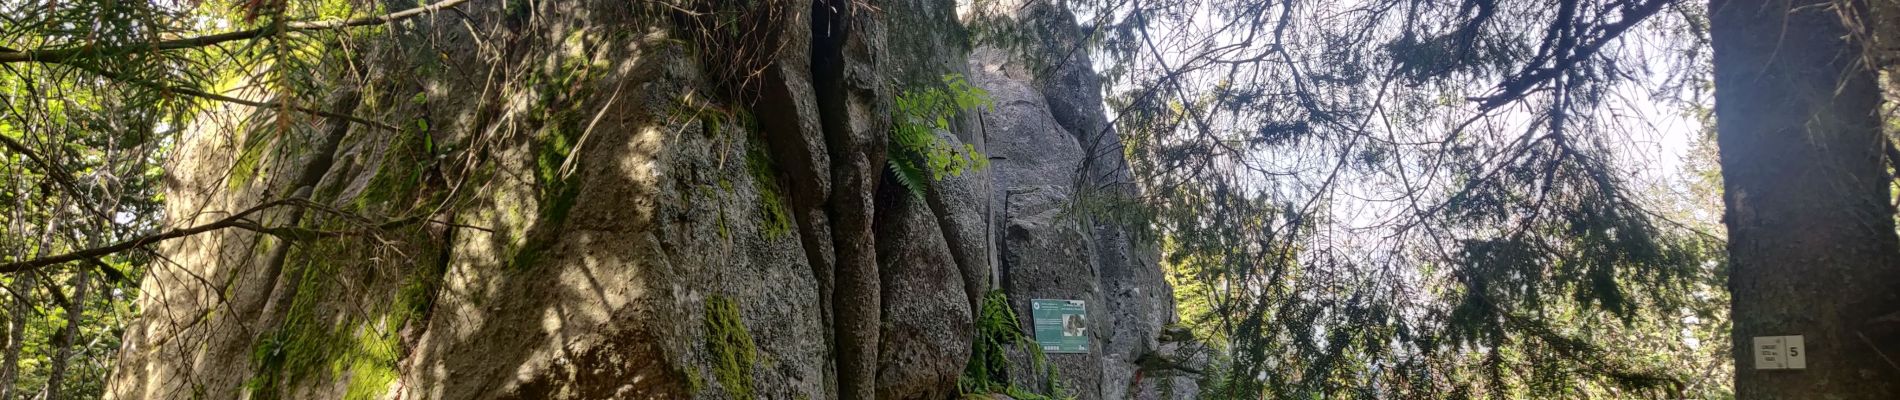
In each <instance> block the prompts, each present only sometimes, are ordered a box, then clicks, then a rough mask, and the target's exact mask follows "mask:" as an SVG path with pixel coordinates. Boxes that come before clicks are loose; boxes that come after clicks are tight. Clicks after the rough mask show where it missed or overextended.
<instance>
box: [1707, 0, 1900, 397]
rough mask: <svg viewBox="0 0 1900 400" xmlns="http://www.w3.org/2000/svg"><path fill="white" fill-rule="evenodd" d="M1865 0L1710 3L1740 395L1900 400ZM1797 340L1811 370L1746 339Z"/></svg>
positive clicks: (1888, 230)
mask: <svg viewBox="0 0 1900 400" xmlns="http://www.w3.org/2000/svg"><path fill="white" fill-rule="evenodd" d="M1831 4H1834V5H1842V6H1845V10H1844V11H1845V12H1859V11H1864V10H1865V9H1866V5H1867V4H1866V2H1865V0H1842V1H1830V0H1711V1H1710V4H1709V9H1710V18H1709V19H1710V30H1711V32H1710V33H1711V36H1712V39H1713V43H1714V50H1715V59H1714V61H1715V87H1716V88H1717V89H1716V93H1715V95H1716V104H1715V105H1716V109H1715V111H1716V126H1717V129H1718V134H1717V143H1718V145H1719V146H1720V154H1721V163H1722V176H1723V182H1724V187H1725V189H1726V190H1725V192H1724V199H1723V201H1724V203H1725V204H1726V205H1727V215H1726V216H1725V217H1724V220H1725V222H1726V224H1727V225H1728V233H1729V265H1730V277H1729V279H1730V281H1729V283H1730V291H1731V294H1732V304H1731V306H1732V307H1731V309H1730V318H1731V319H1732V322H1733V323H1734V326H1733V330H1732V331H1731V338H1732V339H1733V347H1732V349H1731V350H1732V352H1733V356H1734V357H1735V394H1736V398H1737V399H1894V398H1900V367H1897V366H1896V365H1895V364H1893V363H1892V361H1891V360H1890V358H1891V357H1893V356H1900V354H1895V352H1894V351H1895V347H1896V346H1895V343H1900V340H1896V336H1895V335H1894V332H1891V331H1888V330H1885V329H1880V328H1879V327H1878V326H1876V325H1877V324H1875V321H1874V320H1875V319H1876V318H1878V317H1879V316H1881V315H1886V314H1889V313H1892V312H1894V311H1896V310H1900V296H1896V293H1900V292H1896V290H1897V289H1900V265H1896V264H1895V261H1896V256H1900V241H1897V240H1896V237H1895V233H1894V223H1893V210H1892V208H1891V207H1890V206H1889V205H1888V203H1887V201H1888V199H1889V197H1888V196H1889V194H1888V185H1889V183H1890V181H1889V180H1888V176H1887V175H1886V170H1885V167H1884V164H1883V161H1884V160H1883V159H1882V152H1881V150H1882V149H1883V145H1884V143H1885V139H1884V138H1883V137H1882V135H1881V133H1880V124H1879V122H1880V121H1879V118H1878V117H1877V115H1876V110H1877V108H1878V106H1879V102H1880V98H1879V95H1878V92H1877V86H1876V85H1875V81H1874V74H1873V70H1872V69H1871V67H1870V66H1869V65H1867V64H1865V63H1864V62H1863V58H1862V51H1863V48H1864V45H1865V44H1864V43H1859V42H1857V41H1856V40H1855V39H1853V38H1856V37H1861V36H1860V35H1859V33H1858V32H1855V31H1854V29H1856V28H1854V27H1851V26H1849V25H1848V24H1844V23H1842V18H1841V14H1842V13H1841V12H1837V11H1843V10H1840V9H1836V8H1831V7H1830V5H1831ZM1779 335H1802V336H1804V342H1805V343H1804V344H1805V347H1806V349H1805V350H1806V353H1807V356H1806V357H1807V358H1806V368H1805V369H1799V370H1772V369H1771V370H1763V369H1757V368H1758V366H1757V365H1755V361H1754V360H1755V356H1754V350H1755V349H1753V346H1752V344H1753V339H1754V338H1755V337H1758V336H1779Z"/></svg>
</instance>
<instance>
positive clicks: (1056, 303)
mask: <svg viewBox="0 0 1900 400" xmlns="http://www.w3.org/2000/svg"><path fill="white" fill-rule="evenodd" d="M1029 309H1030V312H1031V313H1032V314H1033V316H1034V317H1036V343H1040V344H1042V352H1044V353H1087V352H1089V321H1088V305H1086V304H1083V302H1082V301H1081V300H1047V299H1031V300H1029Z"/></svg>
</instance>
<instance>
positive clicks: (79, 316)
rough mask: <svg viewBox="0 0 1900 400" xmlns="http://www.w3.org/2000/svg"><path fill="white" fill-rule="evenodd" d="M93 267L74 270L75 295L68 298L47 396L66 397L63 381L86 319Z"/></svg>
mask: <svg viewBox="0 0 1900 400" xmlns="http://www.w3.org/2000/svg"><path fill="white" fill-rule="evenodd" d="M91 269H92V268H90V267H87V266H80V267H78V268H75V269H74V270H73V297H71V298H69V299H67V300H66V328H65V329H64V330H62V331H61V332H60V335H59V337H60V339H59V343H58V346H59V350H58V351H57V352H56V354H54V355H53V361H52V365H51V366H50V367H49V368H48V372H47V374H46V398H47V399H50V400H61V399H65V398H66V397H65V394H64V393H63V392H62V390H61V389H64V386H65V385H63V383H65V382H66V366H67V365H70V364H71V361H72V358H73V348H74V347H76V345H77V344H78V343H80V340H79V324H80V323H81V322H82V321H85V319H86V286H89V285H88V284H89V283H90V282H87V281H88V280H89V279H87V278H88V275H90V274H88V273H87V271H88V270H91Z"/></svg>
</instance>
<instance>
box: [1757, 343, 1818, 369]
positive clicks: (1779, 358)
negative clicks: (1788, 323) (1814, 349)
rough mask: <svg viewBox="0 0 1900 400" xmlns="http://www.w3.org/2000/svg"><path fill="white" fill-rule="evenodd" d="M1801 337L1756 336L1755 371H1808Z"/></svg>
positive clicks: (1806, 357)
mask: <svg viewBox="0 0 1900 400" xmlns="http://www.w3.org/2000/svg"><path fill="white" fill-rule="evenodd" d="M1801 342H1802V340H1801V336H1800V335H1795V336H1756V337H1755V369H1807V368H1808V355H1807V352H1806V351H1803V349H1802V344H1803V343H1801Z"/></svg>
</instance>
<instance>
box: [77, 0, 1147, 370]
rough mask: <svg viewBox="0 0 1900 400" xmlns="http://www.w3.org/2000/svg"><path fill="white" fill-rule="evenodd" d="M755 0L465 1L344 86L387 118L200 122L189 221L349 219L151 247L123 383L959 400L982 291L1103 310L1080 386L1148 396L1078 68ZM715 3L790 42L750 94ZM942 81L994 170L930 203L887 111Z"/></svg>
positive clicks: (1135, 263)
mask: <svg viewBox="0 0 1900 400" xmlns="http://www.w3.org/2000/svg"><path fill="white" fill-rule="evenodd" d="M746 4H749V5H731V4H726V2H706V3H704V4H699V5H696V6H703V7H711V9H705V10H701V11H706V12H708V13H710V14H708V13H701V14H693V13H681V12H679V10H676V9H667V8H661V7H655V8H654V9H641V8H639V7H634V8H633V9H629V8H628V6H627V4H626V3H625V2H611V1H599V0H549V1H541V2H501V3H496V4H488V3H481V2H475V3H472V4H469V5H468V6H467V7H466V9H464V10H462V12H460V13H458V16H457V18H452V19H433V20H432V19H418V20H415V21H414V22H413V23H405V24H402V25H399V26H392V27H391V29H390V32H388V33H386V35H389V37H388V39H389V42H390V43H392V45H389V46H385V47H382V48H376V49H370V50H367V51H364V52H363V53H362V54H363V55H362V57H365V59H363V60H360V61H362V62H361V64H362V65H368V66H373V67H372V68H369V69H368V71H367V72H364V74H365V76H361V77H356V79H359V80H360V81H368V82H370V84H369V85H368V86H366V87H373V88H376V90H365V91H363V92H362V94H361V96H362V98H361V99H360V100H359V101H347V100H350V99H349V98H348V96H347V95H345V96H338V97H339V98H338V99H325V100H335V101H331V102H327V103H325V104H332V105H333V107H334V108H335V109H334V110H333V111H335V112H338V113H350V114H356V115H364V116H368V117H372V118H374V119H375V120H378V121H392V122H391V124H390V125H395V126H400V127H402V128H400V129H401V130H399V131H392V130H389V129H385V128H380V127H375V126H366V125H361V124H351V123H348V122H347V121H340V120H336V121H331V120H324V119H322V118H311V121H312V122H315V123H310V124H294V125H291V126H290V127H289V129H291V131H289V132H282V131H265V130H251V129H262V128H259V127H260V126H264V125H271V126H278V125H272V124H264V125H258V124H218V123H216V122H217V121H223V120H227V119H225V118H205V119H204V122H203V123H201V124H199V125H198V126H194V127H192V129H193V132H194V134H191V135H188V136H187V137H186V140H184V141H183V142H181V143H180V144H179V155H180V156H179V157H177V158H176V159H175V160H174V161H173V163H172V164H171V165H170V166H169V168H170V171H171V174H172V176H173V179H172V180H171V181H169V182H168V184H167V188H166V190H167V196H168V197H167V198H168V199H169V201H168V202H167V215H168V216H169V217H170V218H171V221H170V222H171V223H173V224H176V225H181V226H183V225H192V224H198V223H204V222H208V221H211V220H215V219H218V218H223V216H225V215H229V213H231V212H236V211H240V210H244V209H247V208H251V207H254V206H258V205H272V204H277V205H275V206H270V207H269V208H267V209H265V210H263V211H262V212H260V213H258V214H256V215H257V217H256V218H255V219H256V220H257V222H258V223H259V224H262V225H265V226H289V227H297V228H300V229H308V230H311V231H317V232H329V233H334V234H333V235H322V236H316V237H305V236H296V235H264V234H258V233H255V232H252V231H246V230H227V231H218V232H216V233H213V234H205V235H198V236H193V237H190V238H187V239H183V240H179V241H176V242H169V243H166V244H165V245H163V246H162V247H161V248H160V251H159V252H160V253H161V254H163V255H165V257H166V259H168V260H170V261H171V262H173V263H175V264H172V266H171V267H168V268H155V269H154V270H153V271H152V272H151V273H150V274H148V276H146V277H145V280H144V283H143V286H142V292H143V294H144V296H142V297H141V298H140V300H139V302H140V307H141V309H142V310H145V311H146V313H145V314H144V315H142V316H141V319H140V320H139V322H138V323H137V325H136V326H134V327H132V328H131V329H129V330H128V332H127V334H126V337H125V347H124V351H123V353H122V354H123V357H124V359H123V360H122V362H121V363H120V365H119V367H118V368H119V369H118V370H117V371H116V372H115V374H114V378H113V381H112V382H111V383H110V389H109V390H108V394H109V396H110V397H114V398H127V399H131V398H141V399H142V398H193V397H198V398H346V397H347V398H405V399H412V398H421V399H481V398H537V399H538V398H562V399H600V398H653V399H675V398H695V399H834V398H849V399H865V398H888V399H942V398H947V397H952V396H956V395H957V391H958V389H959V388H958V377H959V375H960V374H961V373H962V372H963V369H964V366H965V365H966V362H967V361H968V359H969V358H970V354H971V346H972V343H971V338H972V336H973V335H975V332H973V331H972V329H973V327H972V320H973V319H974V318H977V317H978V316H977V315H975V314H976V312H975V311H976V310H978V309H979V307H978V306H979V301H980V300H981V299H982V298H983V296H984V294H985V293H987V292H989V291H991V290H1001V291H1002V292H1003V293H1005V294H1007V295H1008V296H1009V297H1010V298H1011V305H1012V306H1013V308H1015V309H1016V312H1017V314H1018V315H1020V316H1022V317H1023V319H1024V320H1023V321H1021V322H1022V325H1023V327H1024V332H1025V333H1030V334H1033V332H1029V329H1028V327H1029V323H1030V322H1031V321H1028V319H1029V317H1030V316H1031V315H1032V314H1031V313H1030V312H1029V309H1028V302H1029V300H1030V299H1036V298H1052V299H1074V300H1084V301H1086V302H1088V304H1089V314H1088V320H1089V321H1090V323H1091V326H1090V329H1089V332H1090V335H1091V339H1090V341H1091V346H1090V351H1089V352H1088V353H1085V354H1052V355H1049V358H1048V360H1049V361H1050V363H1051V364H1052V365H1055V366H1057V367H1058V368H1059V369H1060V374H1059V375H1058V376H1060V378H1059V379H1060V380H1061V381H1060V382H1057V385H1058V386H1060V387H1062V388H1063V389H1064V390H1065V391H1067V392H1068V393H1069V394H1072V395H1076V396H1077V397H1078V398H1082V399H1119V398H1126V397H1128V396H1127V395H1126V393H1128V391H1129V390H1130V389H1133V390H1136V391H1139V393H1141V395H1140V396H1137V397H1138V398H1154V396H1156V395H1157V393H1159V392H1158V391H1156V389H1155V387H1156V386H1155V385H1154V384H1153V383H1152V382H1145V381H1138V380H1137V379H1136V378H1135V376H1137V375H1138V374H1139V372H1137V371H1138V370H1139V369H1140V367H1138V366H1137V365H1138V364H1139V363H1138V362H1137V361H1136V360H1137V359H1139V358H1140V357H1142V356H1146V355H1150V354H1151V353H1155V352H1158V351H1161V350H1162V349H1161V348H1160V347H1159V346H1157V345H1156V341H1155V338H1156V337H1157V336H1158V335H1160V333H1161V332H1160V331H1161V327H1162V326H1163V325H1164V324H1166V323H1167V322H1169V320H1170V318H1172V305H1171V301H1170V294H1169V293H1168V288H1167V286H1166V284H1165V283H1164V282H1162V281H1161V280H1160V278H1159V277H1160V271H1159V268H1158V266H1157V265H1156V263H1155V260H1156V258H1155V256H1154V252H1155V249H1154V246H1153V244H1152V242H1151V241H1148V240H1145V239H1142V238H1138V237H1135V236H1132V235H1131V234H1130V232H1132V231H1131V230H1129V229H1126V227H1122V226H1119V225H1116V224H1115V223H1110V222H1102V221H1106V220H1101V219H1096V218H1095V217H1094V216H1091V215H1090V214H1088V213H1086V212H1075V210H1077V209H1076V208H1074V207H1072V206H1071V205H1073V204H1075V203H1076V202H1077V201H1078V200H1081V199H1083V198H1084V196H1098V195H1104V193H1107V195H1126V194H1129V193H1133V192H1132V190H1133V189H1132V187H1130V186H1128V185H1127V182H1126V174H1125V172H1122V173H1117V172H1116V171H1122V170H1125V162H1123V161H1121V159H1120V152H1119V151H1112V152H1101V151H1100V150H1101V149H1104V148H1116V149H1118V148H1119V144H1117V143H1116V142H1115V139H1114V138H1115V136H1114V135H1113V132H1112V131H1111V130H1109V129H1108V123H1107V121H1105V120H1104V119H1103V118H1102V111H1101V98H1100V94H1099V88H1098V86H1099V83H1095V82H1098V81H1099V78H1097V77H1095V76H1094V75H1093V72H1092V71H1089V69H1088V68H1086V66H1087V65H1088V63H1087V62H1086V57H1087V53H1086V52H1079V53H1073V52H1072V53H1064V54H1070V55H1073V56H1074V57H1080V58H1078V59H1077V60H1076V61H1078V62H1079V63H1078V64H1076V65H1080V66H1081V67H1065V68H1062V69H1058V70H1057V71H1058V73H1056V74H1055V75H1051V76H1048V77H1031V76H1030V75H1028V74H1026V73H1024V71H1018V70H1010V69H1009V68H1008V67H1007V66H1009V65H1012V64H1013V63H1012V57H1021V55H1012V54H1007V53H1003V52H999V51H993V50H977V51H975V52H974V53H975V55H974V56H973V55H972V51H971V50H970V48H969V44H968V43H967V42H965V40H966V39H964V38H965V35H964V34H963V33H962V31H961V28H960V27H959V26H958V22H957V21H956V19H955V18H956V17H955V15H954V14H955V9H954V7H955V6H954V3H953V2H950V1H942V0H886V1H871V2H860V1H838V2H830V1H823V0H820V1H816V2H811V1H803V2H798V1H763V2H749V3H746ZM1036 4H1037V5H1036V6H1034V7H1029V8H1024V10H1028V11H1031V12H1035V13H1044V14H1024V15H1023V16H1022V18H1071V19H1069V20H1060V21H1056V22H1049V23H1043V24H1041V25H1036V26H1038V27H1039V28H1038V29H1042V31H1044V32H1050V33H1051V34H1052V35H1053V34H1054V33H1061V32H1067V33H1062V35H1068V36H1059V37H1062V38H1066V39H1064V40H1068V41H1069V42H1064V43H1079V42H1080V41H1079V39H1078V38H1079V37H1078V36H1075V35H1078V33H1076V32H1075V31H1074V29H1075V27H1074V25H1073V23H1072V22H1070V21H1072V17H1064V16H1066V14H1062V13H1060V9H1058V8H1053V6H1050V5H1048V4H1043V3H1036ZM867 5H868V6H870V7H871V8H870V9H857V8H855V7H863V6H867ZM720 7H737V8H720ZM872 10H875V11H872ZM714 11H717V12H732V13H736V14H734V15H738V16H741V17H745V18H757V19H741V20H745V21H755V22H756V25H746V26H748V27H751V28H755V29H758V30H759V32H762V33H758V34H756V36H747V37H763V38H770V39H771V40H774V41H777V42H779V43H782V44H783V46H781V47H780V50H779V51H777V52H774V53H770V54H769V56H770V57H769V58H767V59H763V60H753V61H758V62H759V63H758V65H757V67H758V68H757V69H746V70H748V71H756V73H748V74H741V75H739V76H742V77H744V79H742V80H740V81H736V82H735V81H731V79H732V78H731V77H732V76H733V75H731V74H729V72H731V71H732V70H731V69H726V68H727V67H730V66H729V65H723V64H722V63H723V62H724V61H723V60H725V59H722V58H719V57H721V56H723V55H726V54H740V55H743V54H750V53H743V52H741V53H720V51H722V48H721V47H719V45H718V43H716V42H717V40H714V39H708V38H707V37H704V36H695V32H694V31H693V30H692V28H691V27H692V26H694V25H693V24H690V23H682V21H684V22H691V18H693V17H694V16H695V15H724V14H718V13H713V12H714ZM746 35H753V33H747V34H746ZM742 36H743V35H742ZM1045 37H1051V38H1055V37H1058V36H1045ZM1054 43H1056V42H1054V41H1046V43H1045V44H1044V46H1053V44H1054ZM735 57H736V58H737V59H736V60H733V61H732V62H733V63H739V64H741V66H743V67H748V68H750V66H751V65H750V64H745V63H747V62H748V60H749V59H746V58H744V57H742V56H735ZM714 60H721V61H714ZM950 74H958V75H964V76H968V77H969V79H970V81H971V82H972V83H973V84H975V85H976V86H978V87H981V88H984V89H986V90H987V91H988V92H989V94H990V95H991V96H992V97H993V98H994V100H995V102H996V105H995V107H994V109H991V110H985V111H983V112H980V113H964V114H962V115H960V116H959V117H958V118H956V121H954V123H953V124H952V129H950V130H948V131H946V132H940V134H939V136H940V139H941V140H944V141H946V142H949V143H954V144H957V145H958V146H961V145H962V144H964V143H968V144H971V145H972V146H973V147H975V148H977V149H978V150H980V151H983V152H985V153H986V154H987V155H988V156H990V157H992V158H993V160H991V161H992V162H991V164H990V167H989V168H988V169H986V170H982V171H974V172H972V173H969V174H965V175H962V176H959V177H954V178H948V179H943V180H937V181H933V182H931V183H930V185H928V188H927V189H926V190H925V191H924V192H923V193H922V196H913V195H912V194H911V193H908V192H906V191H904V190H901V189H900V188H898V187H897V186H896V183H894V182H892V179H894V177H893V176H892V174H891V172H890V171H889V169H888V168H887V165H886V161H885V160H886V155H885V154H886V153H887V150H886V149H885V142H886V141H887V140H888V139H887V138H886V136H885V135H887V134H888V133H887V132H888V131H889V130H890V124H891V123H892V121H891V115H892V112H893V111H892V109H891V107H890V105H891V104H892V102H893V101H894V99H895V97H896V96H900V95H903V94H905V93H907V92H909V91H912V90H921V89H922V88H929V87H933V86H932V85H937V84H940V82H941V80H940V79H941V78H942V77H943V76H945V75H950ZM333 84H335V85H339V86H343V85H344V84H342V83H333ZM734 85H737V86H734ZM726 87H741V88H745V90H740V91H737V92H728V91H724V90H719V88H726ZM345 92H346V94H348V93H350V92H348V91H345ZM734 93H737V94H736V95H735V94H734ZM242 95H246V96H249V97H252V98H257V99H260V100H262V99H264V97H263V95H262V94H259V93H242ZM256 112H257V111H256V110H251V109H243V108H228V109H219V110H214V111H213V112H212V113H211V114H213V115H214V116H248V117H253V118H268V117H270V116H269V115H256V114H255V113H256ZM297 117H298V118H307V116H301V115H300V116H297ZM279 127H281V126H279ZM1103 146H1108V147H1103ZM311 149H318V150H317V151H314V152H313V151H312V150H311ZM1091 154H1094V156H1091ZM233 171H236V172H233ZM1089 171H1107V172H1108V173H1105V174H1104V173H1088V172H1089ZM1101 187H1111V188H1115V189H1113V190H1110V191H1103V190H1099V189H1098V188H1101ZM291 196H295V197H291ZM285 198H294V199H299V200H300V201H302V200H307V201H309V202H310V203H309V204H314V205H316V206H300V205H301V204H306V203H299V202H292V203H287V204H281V203H282V202H281V201H278V200H281V199H285ZM299 210H317V211H316V212H310V211H299ZM1026 350H1028V349H1013V351H1012V354H1016V355H1017V358H1018V361H1019V362H1021V363H1025V364H1028V363H1031V362H1030V360H1028V358H1031V357H1032V356H1030V355H1029V354H1030V352H1029V351H1026ZM1038 377H1040V376H1039V375H1035V374H1028V373H1025V374H1021V376H1016V377H1013V378H1012V379H1013V380H1015V381H1016V382H1018V383H1019V384H1021V385H1023V386H1024V387H1031V388H1039V387H1047V384H1048V383H1049V382H1042V381H1039V380H1038ZM1177 387H1178V386H1177Z"/></svg>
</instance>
